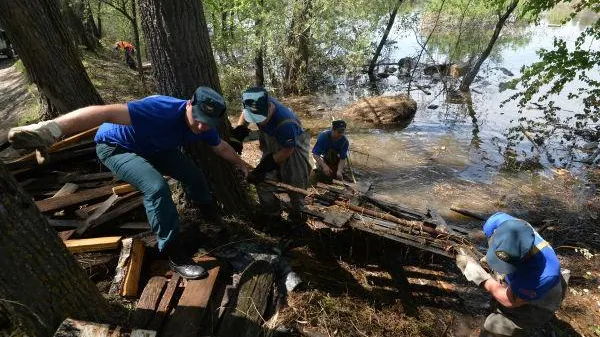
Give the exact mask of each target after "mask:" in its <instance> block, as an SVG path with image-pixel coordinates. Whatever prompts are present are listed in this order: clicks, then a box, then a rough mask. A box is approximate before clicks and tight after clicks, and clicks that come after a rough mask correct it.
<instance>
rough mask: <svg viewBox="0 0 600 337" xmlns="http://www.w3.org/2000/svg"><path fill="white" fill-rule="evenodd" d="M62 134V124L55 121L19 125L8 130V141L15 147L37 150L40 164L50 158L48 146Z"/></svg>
mask: <svg viewBox="0 0 600 337" xmlns="http://www.w3.org/2000/svg"><path fill="white" fill-rule="evenodd" d="M61 136H62V130H61V128H60V126H59V125H58V124H57V123H56V122H55V121H54V120H49V121H43V122H39V123H36V124H31V125H26V126H19V127H16V128H12V129H10V130H9V131H8V141H9V142H11V143H12V147H13V148H15V149H25V150H29V151H33V150H35V151H36V157H37V161H38V164H42V163H43V162H44V161H46V160H47V158H48V148H49V147H50V146H52V144H54V143H55V142H56V140H57V139H59V138H60V137H61Z"/></svg>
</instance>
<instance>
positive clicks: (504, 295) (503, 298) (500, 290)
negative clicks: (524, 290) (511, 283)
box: [483, 278, 527, 308]
mask: <svg viewBox="0 0 600 337" xmlns="http://www.w3.org/2000/svg"><path fill="white" fill-rule="evenodd" d="M483 287H484V288H485V290H487V291H488V292H489V293H490V294H492V296H493V297H494V298H495V299H496V301H498V303H500V304H502V306H504V307H506V308H516V307H520V306H522V305H525V304H527V302H526V301H524V300H523V299H521V298H519V297H518V296H516V295H515V294H513V292H512V291H511V290H510V288H509V287H507V286H505V285H504V284H501V283H500V282H498V281H496V280H494V279H493V278H490V279H488V280H486V281H485V282H484V283H483Z"/></svg>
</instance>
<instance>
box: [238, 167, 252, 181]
mask: <svg viewBox="0 0 600 337" xmlns="http://www.w3.org/2000/svg"><path fill="white" fill-rule="evenodd" d="M236 167H237V168H238V170H240V171H242V174H243V175H244V179H246V178H248V172H250V169H251V167H250V165H248V164H244V165H237V166H236Z"/></svg>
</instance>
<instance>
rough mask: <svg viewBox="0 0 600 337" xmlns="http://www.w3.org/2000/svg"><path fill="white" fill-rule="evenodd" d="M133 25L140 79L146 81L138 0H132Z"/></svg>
mask: <svg viewBox="0 0 600 337" xmlns="http://www.w3.org/2000/svg"><path fill="white" fill-rule="evenodd" d="M131 19H132V20H131V26H132V27H133V43H135V58H136V61H137V67H138V73H139V75H140V80H141V81H142V83H144V69H142V53H141V48H140V47H141V46H140V30H139V27H138V20H137V2H136V1H135V0H131Z"/></svg>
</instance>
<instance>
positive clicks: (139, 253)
mask: <svg viewBox="0 0 600 337" xmlns="http://www.w3.org/2000/svg"><path fill="white" fill-rule="evenodd" d="M144 250H145V248H144V243H143V242H142V241H141V240H133V244H132V246H131V256H130V258H129V267H128V268H127V273H126V275H125V283H124V285H123V291H122V292H121V296H126V297H134V296H137V294H138V283H139V282H140V274H141V272H142V264H143V263H144Z"/></svg>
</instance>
